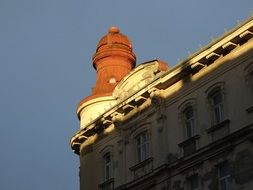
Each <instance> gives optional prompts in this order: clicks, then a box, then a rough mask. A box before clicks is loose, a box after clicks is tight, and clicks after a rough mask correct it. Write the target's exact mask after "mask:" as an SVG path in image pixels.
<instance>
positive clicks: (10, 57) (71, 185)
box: [0, 0, 253, 190]
mask: <svg viewBox="0 0 253 190" xmlns="http://www.w3.org/2000/svg"><path fill="white" fill-rule="evenodd" d="M252 11H253V4H252V0H242V1H238V0H224V1H220V0H212V1H205V0H204V1H203V0H193V1H182V0H171V1H168V0H157V1H154V0H138V1H136V0H128V1H120V0H106V1H98V0H92V1H88V0H40V1H39V0H0V24H1V25H0V26H1V28H0V97H1V98H0V121H1V126H0V146H1V154H0V170H1V172H0V189H1V190H14V189H19V190H32V189H36V190H44V189H47V190H51V189H52V190H56V189H61V190H70V189H79V177H78V167H79V158H78V156H77V155H75V154H73V153H72V151H71V149H70V145H69V140H70V138H71V136H72V135H73V134H74V133H75V132H76V131H77V130H78V128H79V121H78V119H77V117H76V114H75V110H76V105H77V104H78V102H79V100H81V99H82V98H83V97H85V96H87V95H89V93H90V89H91V87H92V86H93V85H94V84H95V71H94V69H93V67H92V61H91V57H92V55H93V53H94V52H95V49H96V45H97V43H98V41H99V39H100V38H101V37H102V36H103V35H105V34H106V33H107V30H108V28H109V27H110V26H113V25H116V26H118V27H119V28H120V29H121V32H122V33H124V34H126V35H128V37H129V38H130V39H131V41H132V43H133V48H134V52H135V53H136V56H137V64H139V63H142V62H144V61H148V60H151V59H155V58H157V59H162V60H164V61H166V62H168V63H169V65H170V67H173V65H175V64H176V63H177V62H178V61H179V60H183V59H185V58H187V56H188V55H189V52H191V53H193V52H195V51H197V50H198V48H199V47H200V44H202V45H206V44H208V43H209V42H210V41H211V40H212V39H213V38H216V37H218V36H220V35H222V34H223V33H224V31H225V30H229V29H231V28H233V27H235V26H236V25H237V24H238V22H239V21H243V20H245V19H247V18H248V17H249V16H250V15H251V14H252ZM94 169H96V168H94Z"/></svg>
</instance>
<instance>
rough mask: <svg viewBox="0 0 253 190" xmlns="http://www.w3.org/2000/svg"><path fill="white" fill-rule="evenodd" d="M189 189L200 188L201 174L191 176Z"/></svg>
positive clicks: (196, 189)
mask: <svg viewBox="0 0 253 190" xmlns="http://www.w3.org/2000/svg"><path fill="white" fill-rule="evenodd" d="M188 189H189V190H198V189H199V176H198V175H197V174H195V175H193V176H191V177H189V188H188Z"/></svg>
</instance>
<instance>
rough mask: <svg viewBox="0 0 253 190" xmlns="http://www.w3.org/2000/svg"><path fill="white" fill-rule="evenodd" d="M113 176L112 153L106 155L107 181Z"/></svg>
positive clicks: (105, 178) (105, 175)
mask: <svg viewBox="0 0 253 190" xmlns="http://www.w3.org/2000/svg"><path fill="white" fill-rule="evenodd" d="M111 177H112V160H111V155H110V153H107V154H105V156H104V180H105V181H107V180H109V179H110V178H111Z"/></svg>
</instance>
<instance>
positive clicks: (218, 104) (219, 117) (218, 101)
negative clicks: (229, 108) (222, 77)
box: [211, 92, 224, 124]
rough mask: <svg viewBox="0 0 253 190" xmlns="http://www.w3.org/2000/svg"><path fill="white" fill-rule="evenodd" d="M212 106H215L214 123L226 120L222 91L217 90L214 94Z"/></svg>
mask: <svg viewBox="0 0 253 190" xmlns="http://www.w3.org/2000/svg"><path fill="white" fill-rule="evenodd" d="M211 98H212V106H213V117H214V118H213V120H214V124H217V123H220V122H222V121H223V120H224V112H223V98H222V94H221V93H220V92H216V93H215V94H213V95H212V97H211Z"/></svg>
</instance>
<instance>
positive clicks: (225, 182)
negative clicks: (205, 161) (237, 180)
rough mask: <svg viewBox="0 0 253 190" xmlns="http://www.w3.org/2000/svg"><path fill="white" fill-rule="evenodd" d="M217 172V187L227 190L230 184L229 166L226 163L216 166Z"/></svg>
mask: <svg viewBox="0 0 253 190" xmlns="http://www.w3.org/2000/svg"><path fill="white" fill-rule="evenodd" d="M218 172H219V186H220V189H221V190H229V185H230V184H229V183H230V172H229V164H228V162H227V161H225V162H223V163H221V164H220V165H218Z"/></svg>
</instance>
